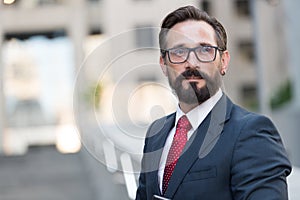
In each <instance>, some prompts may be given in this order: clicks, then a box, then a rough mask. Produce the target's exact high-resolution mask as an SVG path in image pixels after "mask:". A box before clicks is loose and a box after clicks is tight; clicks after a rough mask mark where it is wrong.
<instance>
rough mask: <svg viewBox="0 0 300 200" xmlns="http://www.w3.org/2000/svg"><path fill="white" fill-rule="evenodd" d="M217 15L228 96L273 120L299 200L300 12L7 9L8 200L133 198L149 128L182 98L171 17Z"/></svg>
mask: <svg viewBox="0 0 300 200" xmlns="http://www.w3.org/2000/svg"><path fill="white" fill-rule="evenodd" d="M188 4H189V5H194V6H196V7H198V8H200V9H203V10H205V11H207V12H208V13H209V14H210V15H213V16H215V17H216V18H217V19H218V20H219V21H221V23H222V24H223V25H224V27H225V29H226V30H227V34H228V45H229V46H228V49H229V51H230V53H231V62H230V68H229V72H228V73H227V74H226V76H225V77H224V87H225V92H226V93H227V94H228V95H229V96H230V98H231V99H232V100H233V101H234V102H235V103H237V104H239V105H241V106H243V107H246V108H247V109H249V110H252V111H254V112H259V113H262V114H265V115H267V116H269V117H270V118H272V120H273V121H274V123H275V124H276V126H277V128H278V129H279V131H280V133H281V136H282V138H283V142H284V144H285V147H286V149H287V151H288V155H289V157H290V160H291V162H292V164H293V166H294V169H293V173H292V175H291V176H290V177H289V179H288V183H289V193H290V199H291V200H297V199H300V190H299V189H300V181H299V180H300V156H299V152H300V145H298V142H299V141H300V134H299V130H300V124H299V122H300V79H299V78H298V76H299V75H300V66H299V63H300V57H299V53H300V50H299V48H298V44H300V26H299V22H298V19H300V13H299V12H298V10H299V8H300V2H299V1H295V0H223V1H219V0H186V1H184V2H183V1H181V0H172V1H171V0H159V1H158V0H123V1H117V0H1V4H0V104H1V105H0V199H1V200H6V199H10V200H11V199H14V200H18V199H30V200H33V199H49V200H51V199H55V200H60V199H64V200H65V199H72V200H77V199H78V200H79V199H91V200H96V199H105V200H108V199H134V198H135V190H136V187H137V179H138V172H139V163H140V159H141V155H142V148H143V140H144V135H145V132H146V129H147V126H148V125H149V123H151V121H153V120H154V119H156V118H158V117H161V116H163V115H165V114H168V113H171V112H172V111H173V110H174V108H175V106H176V99H175V97H174V96H173V95H172V92H171V91H170V89H169V87H168V83H167V80H166V78H165V77H164V76H163V74H162V73H161V71H160V67H159V65H158V56H159V51H158V42H157V41H158V40H157V36H158V35H157V34H158V31H159V25H160V23H161V20H162V19H163V17H164V16H166V14H167V13H169V12H171V11H173V10H174V9H176V8H178V7H180V6H183V5H188Z"/></svg>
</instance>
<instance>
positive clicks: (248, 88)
mask: <svg viewBox="0 0 300 200" xmlns="http://www.w3.org/2000/svg"><path fill="white" fill-rule="evenodd" d="M241 97H242V101H243V104H244V105H245V106H246V107H247V108H249V109H251V110H256V109H257V107H258V100H257V87H256V85H255V84H245V85H243V86H242V88H241Z"/></svg>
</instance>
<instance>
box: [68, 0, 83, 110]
mask: <svg viewBox="0 0 300 200" xmlns="http://www.w3.org/2000/svg"><path fill="white" fill-rule="evenodd" d="M68 3H69V4H70V6H69V7H70V11H71V13H70V16H71V17H70V21H69V22H68V23H69V24H68V35H69V36H70V38H71V41H72V44H73V48H74V76H75V75H76V74H77V73H78V70H80V67H81V64H82V63H83V60H84V57H85V55H84V49H83V48H84V41H85V38H86V37H87V34H88V24H87V14H88V13H87V4H86V1H85V0H73V1H69V2H68ZM80 73H84V70H82V71H80ZM76 78H77V80H76V81H77V82H80V84H78V83H77V84H75V86H76V88H74V93H75V94H74V95H73V98H75V99H73V102H74V103H73V109H74V113H75V114H76V115H77V116H78V113H79V112H80V111H79V110H78V109H79V107H78V103H79V102H78V100H79V97H80V96H79V95H82V94H83V93H84V91H83V90H84V88H86V83H85V81H84V76H83V75H82V74H80V76H78V77H76Z"/></svg>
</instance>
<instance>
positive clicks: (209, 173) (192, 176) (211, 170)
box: [184, 166, 217, 182]
mask: <svg viewBox="0 0 300 200" xmlns="http://www.w3.org/2000/svg"><path fill="white" fill-rule="evenodd" d="M216 176H217V168H216V167H214V166H212V167H207V168H203V169H199V170H197V171H191V172H189V173H188V174H187V175H186V177H185V178H184V182H188V181H197V180H201V179H208V178H214V177H216Z"/></svg>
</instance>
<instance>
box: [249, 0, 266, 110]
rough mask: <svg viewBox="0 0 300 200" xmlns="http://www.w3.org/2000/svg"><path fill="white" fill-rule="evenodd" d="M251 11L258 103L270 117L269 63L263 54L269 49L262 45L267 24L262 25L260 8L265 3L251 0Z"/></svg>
mask: <svg viewBox="0 0 300 200" xmlns="http://www.w3.org/2000/svg"><path fill="white" fill-rule="evenodd" d="M249 3H250V6H251V7H250V9H251V15H252V19H253V31H254V37H253V39H254V50H255V59H256V60H255V62H256V72H257V73H256V74H257V76H256V77H257V90H258V103H259V111H260V112H261V113H263V114H265V115H270V113H271V109H270V105H269V95H268V84H267V81H268V77H267V75H268V72H267V68H266V66H267V63H266V60H264V59H263V57H265V56H264V55H263V54H264V52H267V49H264V48H266V47H264V46H263V45H262V43H263V40H264V38H263V34H262V31H263V29H262V26H265V24H263V23H260V19H259V13H263V12H262V11H261V10H260V8H261V4H262V3H265V2H263V1H260V0H251V1H249Z"/></svg>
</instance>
